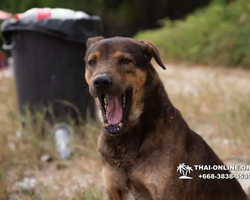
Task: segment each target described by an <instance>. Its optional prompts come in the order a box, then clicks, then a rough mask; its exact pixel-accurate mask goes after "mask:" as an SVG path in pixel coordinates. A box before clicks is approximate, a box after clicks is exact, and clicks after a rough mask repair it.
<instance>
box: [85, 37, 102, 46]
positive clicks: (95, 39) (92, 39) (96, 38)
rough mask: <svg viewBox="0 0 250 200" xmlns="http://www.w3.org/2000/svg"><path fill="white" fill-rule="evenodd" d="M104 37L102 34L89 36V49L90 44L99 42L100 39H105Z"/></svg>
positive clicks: (87, 44)
mask: <svg viewBox="0 0 250 200" xmlns="http://www.w3.org/2000/svg"><path fill="white" fill-rule="evenodd" d="M103 39H104V37H102V36H98V37H92V38H89V39H88V40H87V43H86V47H87V49H88V48H89V47H90V46H92V45H93V44H95V43H96V42H98V41H100V40H103Z"/></svg>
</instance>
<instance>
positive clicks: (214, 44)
mask: <svg viewBox="0 0 250 200" xmlns="http://www.w3.org/2000/svg"><path fill="white" fill-rule="evenodd" d="M33 7H52V8H55V7H62V8H70V9H73V10H82V11H85V12H86V13H88V14H90V15H99V16H101V18H102V20H103V26H104V34H103V35H104V36H105V37H112V36H116V35H119V36H128V37H133V36H135V38H137V39H148V40H151V41H152V42H154V43H155V44H156V46H157V47H159V49H160V51H161V53H162V54H163V55H164V57H165V58H166V59H167V60H168V61H174V62H187V63H191V64H193V63H195V64H204V65H226V66H243V67H249V66H250V26H249V24H250V1H249V0H213V1H211V0H185V1H184V0H154V1H152V0H105V1H104V0H71V1H67V0H23V1H19V0H1V1H0V9H2V10H5V11H8V12H11V13H18V12H19V13H20V12H24V11H26V10H28V9H30V8H33Z"/></svg>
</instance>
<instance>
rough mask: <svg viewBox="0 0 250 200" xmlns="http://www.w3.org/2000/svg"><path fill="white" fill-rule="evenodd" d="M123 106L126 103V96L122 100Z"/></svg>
mask: <svg viewBox="0 0 250 200" xmlns="http://www.w3.org/2000/svg"><path fill="white" fill-rule="evenodd" d="M122 103H123V104H122V106H123V108H124V107H125V103H126V97H125V96H123V100H122Z"/></svg>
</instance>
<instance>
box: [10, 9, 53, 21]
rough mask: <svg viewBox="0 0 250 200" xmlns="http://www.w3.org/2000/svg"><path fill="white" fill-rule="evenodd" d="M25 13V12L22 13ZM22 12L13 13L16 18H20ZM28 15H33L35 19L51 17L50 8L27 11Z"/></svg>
mask: <svg viewBox="0 0 250 200" xmlns="http://www.w3.org/2000/svg"><path fill="white" fill-rule="evenodd" d="M24 14H25V13H24ZM22 15H23V13H21V14H20V13H16V14H15V15H14V17H15V19H16V20H19V19H22ZM29 15H30V17H31V18H32V17H34V18H35V19H37V20H41V19H47V18H50V17H51V9H36V10H34V13H29Z"/></svg>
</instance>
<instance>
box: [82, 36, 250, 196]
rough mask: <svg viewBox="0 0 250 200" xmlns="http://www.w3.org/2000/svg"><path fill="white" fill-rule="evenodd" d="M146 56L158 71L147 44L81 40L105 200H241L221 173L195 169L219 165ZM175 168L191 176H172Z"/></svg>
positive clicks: (239, 191) (230, 177)
mask: <svg viewBox="0 0 250 200" xmlns="http://www.w3.org/2000/svg"><path fill="white" fill-rule="evenodd" d="M152 57H154V59H155V60H156V62H157V63H158V64H159V65H160V66H161V67H162V68H163V69H165V67H164V65H163V63H162V61H161V59H160V56H159V53H158V51H157V49H156V47H155V46H154V45H153V44H152V43H150V42H147V41H137V40H133V39H129V38H121V37H115V38H110V39H104V38H102V37H96V38H90V39H89V40H88V41H87V53H86V58H85V59H86V74H85V77H86V80H87V82H88V84H89V91H90V93H91V95H92V96H93V97H95V98H96V101H97V103H98V105H99V107H100V110H101V114H102V119H103V131H102V134H101V135H100V137H99V144H98V145H99V152H100V154H101V158H102V161H103V176H104V182H105V187H106V189H107V192H108V196H109V200H125V199H130V198H131V199H135V200H247V199H248V197H247V196H246V194H245V193H244V191H243V190H242V188H241V186H240V184H239V183H238V182H237V180H236V179H234V178H233V175H232V174H231V173H230V172H229V171H228V170H227V169H221V170H217V171H214V170H212V169H207V170H205V168H204V170H203V171H202V170H201V169H200V168H197V169H196V170H195V168H194V165H203V166H204V165H209V166H213V165H220V166H223V163H222V161H221V160H220V159H219V158H218V157H217V155H216V154H215V153H214V152H213V150H212V149H211V148H210V147H209V146H208V145H207V143H206V142H205V141H204V140H203V139H202V138H201V137H200V136H199V135H197V134H196V133H195V132H194V131H192V130H190V128H189V127H188V125H187V123H186V122H185V120H184V119H183V118H182V116H181V113H180V112H179V111H178V110H177V109H176V108H175V107H174V106H173V105H172V103H171V102H170V100H169V98H168V95H167V93H166V91H165V89H164V86H163V83H162V82H161V80H160V78H159V76H158V74H157V72H156V71H155V69H154V68H153V66H152V65H151V63H150V60H151V58H152ZM180 163H185V164H187V165H189V166H191V169H190V167H189V172H191V174H190V176H191V177H192V178H193V179H190V180H181V179H179V177H180V173H179V172H177V167H178V165H179V164H180ZM183 166H184V167H185V165H183ZM183 166H182V167H183ZM180 168H181V167H180ZM180 168H179V169H178V170H180ZM181 170H182V171H183V168H182V169H181ZM192 170H193V171H192ZM207 174H210V175H207ZM186 175H187V174H186ZM183 177H186V176H183ZM206 177H211V178H210V179H206V180H205V178H206ZM130 194H132V195H130ZM132 196H133V198H132Z"/></svg>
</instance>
